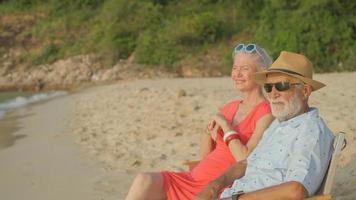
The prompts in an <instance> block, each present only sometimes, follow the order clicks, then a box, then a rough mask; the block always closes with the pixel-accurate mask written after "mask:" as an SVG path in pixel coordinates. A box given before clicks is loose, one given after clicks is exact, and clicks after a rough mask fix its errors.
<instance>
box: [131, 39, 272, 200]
mask: <svg viewBox="0 0 356 200" xmlns="http://www.w3.org/2000/svg"><path fill="white" fill-rule="evenodd" d="M233 59H234V64H233V68H232V72H231V79H232V81H233V83H234V85H235V87H236V89H237V90H238V91H239V92H240V93H241V94H242V96H243V99H242V100H234V101H231V102H229V103H227V104H226V105H225V106H224V107H223V109H222V110H221V112H220V113H219V114H217V115H216V116H214V117H213V118H212V120H211V121H210V123H209V125H208V128H207V134H204V136H203V142H202V157H203V158H202V160H201V161H200V162H199V164H197V166H195V167H194V168H193V169H192V170H191V171H188V172H168V171H162V172H158V173H140V174H139V175H138V176H137V177H136V178H135V180H134V182H133V184H132V186H131V188H130V191H129V193H128V195H127V197H126V199H127V200H134V199H135V200H136V199H194V198H195V197H196V195H197V194H198V193H199V192H201V191H202V189H203V188H204V187H205V186H206V185H207V184H208V183H209V182H210V181H212V180H214V179H216V178H217V177H219V176H220V175H221V174H223V173H224V172H225V171H226V170H227V169H228V168H229V167H230V166H231V165H233V164H234V163H236V162H237V161H240V160H244V159H245V158H246V157H247V156H248V155H249V153H250V152H251V151H252V150H253V149H254V148H255V147H256V145H257V143H258V142H259V140H260V139H261V137H262V133H263V132H264V130H265V129H266V128H267V127H268V126H269V124H270V123H271V121H272V119H273V118H272V115H271V110H270V107H269V104H268V103H267V101H266V100H265V98H264V96H263V93H262V90H261V87H260V86H259V85H257V84H256V83H254V82H253V81H252V79H251V75H252V74H253V73H255V72H258V71H262V70H264V69H266V68H268V67H269V66H270V65H271V63H272V60H271V58H270V57H269V56H268V54H267V53H266V51H265V50H264V49H262V48H260V47H258V46H257V45H255V44H247V45H245V44H239V45H237V46H236V47H235V48H234V51H233Z"/></svg>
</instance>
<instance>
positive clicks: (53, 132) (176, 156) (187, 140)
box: [0, 72, 356, 200]
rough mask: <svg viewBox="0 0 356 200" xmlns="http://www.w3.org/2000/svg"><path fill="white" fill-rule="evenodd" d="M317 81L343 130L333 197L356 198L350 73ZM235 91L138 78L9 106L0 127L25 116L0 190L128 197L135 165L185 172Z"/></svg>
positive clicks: (329, 116)
mask: <svg viewBox="0 0 356 200" xmlns="http://www.w3.org/2000/svg"><path fill="white" fill-rule="evenodd" d="M315 79H316V80H320V81H321V82H324V83H325V84H326V85H327V87H325V88H323V89H321V90H320V91H317V92H315V93H313V94H312V96H311V98H310V105H311V106H317V107H318V108H319V110H320V113H321V115H322V117H323V118H324V120H325V121H326V123H327V124H328V126H329V127H330V128H331V129H332V130H333V131H334V132H337V131H344V132H346V133H347V135H346V137H347V140H348V146H347V148H345V149H344V151H343V152H342V156H341V161H340V168H339V169H338V170H337V177H336V180H335V184H334V187H333V196H334V197H335V198H334V199H350V200H351V199H356V146H355V144H356V123H355V122H356V112H355V111H354V109H355V108H356V101H355V98H356V73H355V72H353V73H330V74H317V75H316V76H315ZM237 98H240V96H239V93H237V92H236V90H235V89H234V88H233V85H232V82H231V81H230V79H229V78H228V77H224V78H196V79H187V78H184V79H183V78H182V79H178V78H177V79H155V80H136V81H121V82H118V83H116V84H112V85H106V86H99V87H93V88H90V89H86V90H84V91H82V92H79V93H76V94H74V95H69V96H66V97H61V98H58V99H55V100H52V101H49V102H46V103H42V104H40V105H35V106H31V107H28V108H24V109H22V110H23V111H16V112H14V114H12V113H10V114H8V115H7V118H5V119H4V120H1V121H0V122H1V123H3V124H0V126H1V127H5V125H6V124H4V123H5V121H6V119H9V118H11V117H14V118H15V116H11V115H15V114H16V113H17V114H19V112H24V113H21V114H25V115H22V116H25V117H22V118H16V122H15V121H14V120H12V121H11V120H10V119H9V120H10V121H11V123H15V124H13V126H12V127H11V126H10V125H9V123H10V122H8V123H7V125H6V126H7V127H8V129H12V130H8V131H7V132H12V134H7V136H6V138H7V141H8V142H7V143H6V144H7V146H6V145H2V146H3V147H0V162H1V166H0V177H5V179H4V178H1V180H0V194H2V195H3V194H5V195H7V196H6V197H9V198H7V199H23V198H22V197H24V196H25V195H26V197H27V199H46V198H47V199H124V197H125V195H126V193H127V191H128V188H129V185H130V184H131V182H132V180H133V177H134V176H135V175H136V174H137V173H138V172H140V171H158V170H163V169H165V170H175V171H181V170H185V167H184V166H183V165H182V162H183V161H185V160H194V159H199V144H200V137H201V134H202V133H203V131H204V129H205V127H206V125H207V122H208V121H209V119H210V117H211V116H212V115H213V114H215V113H217V112H218V110H219V108H220V107H221V106H222V105H223V104H224V103H226V102H228V101H230V100H232V99H237ZM11 123H10V124H11ZM1 130H3V129H1ZM14 138H19V139H17V140H15V139H14ZM0 139H1V138H0ZM11 141H12V143H11ZM44 141H45V142H44ZM5 146H6V147H5ZM39 147H40V148H39ZM48 160H50V161H48ZM4 164H5V165H4ZM49 166H51V167H49ZM7 167H9V168H11V169H7ZM66 177H67V178H66ZM58 179H61V180H58ZM75 179H79V180H76V181H77V182H76V181H75ZM4 180H5V181H4ZM64 183H67V184H64ZM77 184H79V185H81V187H78V188H76V187H74V185H77ZM67 190H68V191H67ZM4 192H5V193H4ZM12 192H13V193H12ZM71 192H72V193H71ZM69 194H72V195H73V196H71V197H74V198H71V197H69V196H65V195H69ZM36 195H37V196H36ZM57 195H58V196H57ZM37 197H41V198H37Z"/></svg>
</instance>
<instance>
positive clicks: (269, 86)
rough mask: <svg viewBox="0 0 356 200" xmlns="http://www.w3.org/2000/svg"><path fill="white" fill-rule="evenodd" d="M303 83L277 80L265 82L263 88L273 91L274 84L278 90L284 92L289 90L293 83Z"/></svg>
mask: <svg viewBox="0 0 356 200" xmlns="http://www.w3.org/2000/svg"><path fill="white" fill-rule="evenodd" d="M300 84H302V83H290V82H287V81H282V82H277V83H265V84H264V85H263V88H264V89H265V91H266V92H267V93H270V92H272V89H273V86H274V87H275V88H276V90H277V91H279V92H283V91H286V90H289V89H290V87H291V86H292V85H300Z"/></svg>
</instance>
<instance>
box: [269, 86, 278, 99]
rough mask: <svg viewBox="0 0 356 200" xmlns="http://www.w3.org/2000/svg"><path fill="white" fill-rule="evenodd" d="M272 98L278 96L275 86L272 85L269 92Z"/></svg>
mask: <svg viewBox="0 0 356 200" xmlns="http://www.w3.org/2000/svg"><path fill="white" fill-rule="evenodd" d="M269 94H270V97H271V98H272V99H275V98H277V97H279V95H280V93H279V91H278V90H277V89H276V87H275V86H273V87H272V91H271V92H270V93H269Z"/></svg>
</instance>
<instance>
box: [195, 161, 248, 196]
mask: <svg viewBox="0 0 356 200" xmlns="http://www.w3.org/2000/svg"><path fill="white" fill-rule="evenodd" d="M246 166H247V161H246V160H242V161H240V162H237V163H235V164H234V165H232V166H231V167H230V168H229V169H228V170H227V171H226V172H225V173H224V174H223V175H221V176H220V177H219V178H217V179H215V180H214V181H212V182H210V183H209V184H208V185H207V186H206V187H205V188H204V190H203V191H202V192H201V193H199V195H198V196H197V199H199V200H203V199H204V200H210V199H216V198H217V197H218V194H219V191H221V190H222V189H223V188H224V187H226V186H228V185H231V184H232V183H233V182H234V180H236V179H239V178H241V177H243V176H244V175H245V171H246Z"/></svg>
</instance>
